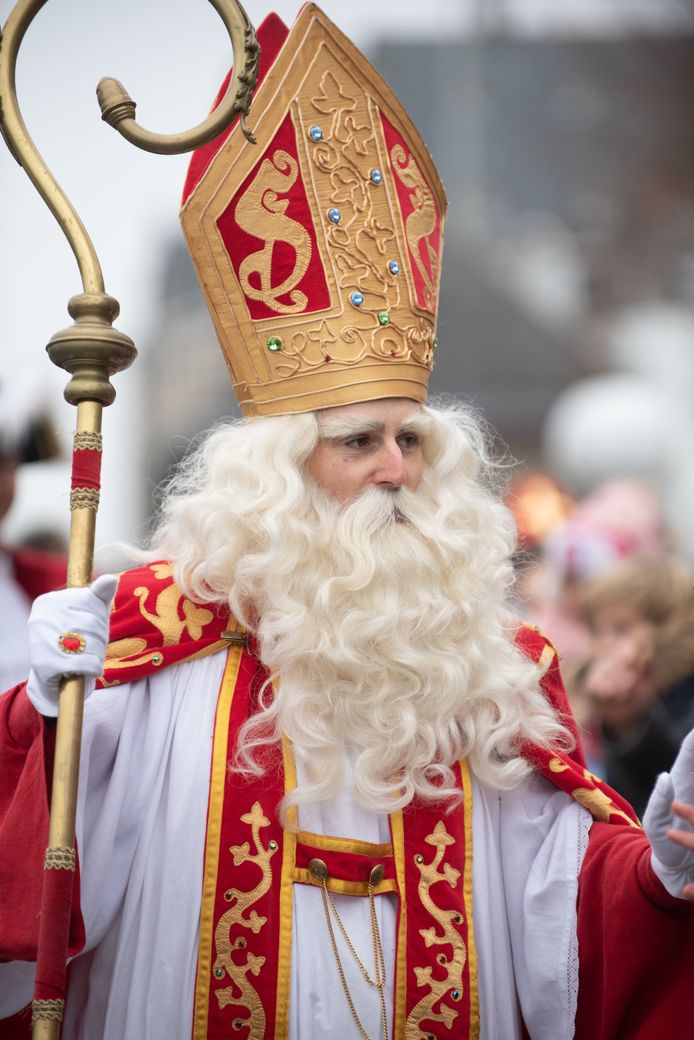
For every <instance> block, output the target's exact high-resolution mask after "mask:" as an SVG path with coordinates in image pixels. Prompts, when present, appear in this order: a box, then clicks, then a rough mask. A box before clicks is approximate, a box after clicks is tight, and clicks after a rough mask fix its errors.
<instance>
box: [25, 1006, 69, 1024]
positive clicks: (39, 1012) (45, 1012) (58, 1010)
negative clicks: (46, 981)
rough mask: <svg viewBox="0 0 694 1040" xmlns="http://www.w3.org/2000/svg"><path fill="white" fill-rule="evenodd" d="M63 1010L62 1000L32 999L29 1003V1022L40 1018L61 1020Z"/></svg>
mask: <svg viewBox="0 0 694 1040" xmlns="http://www.w3.org/2000/svg"><path fill="white" fill-rule="evenodd" d="M64 1010H65V1001H64V1000H34V1001H33V1002H32V1005H31V1024H32V1025H33V1024H34V1023H35V1022H36V1021H37V1020H38V1019H40V1018H43V1019H50V1021H52V1022H62V1021H63V1012H64Z"/></svg>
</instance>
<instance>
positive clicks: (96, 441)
mask: <svg viewBox="0 0 694 1040" xmlns="http://www.w3.org/2000/svg"><path fill="white" fill-rule="evenodd" d="M72 446H73V448H74V450H75V451H101V450H102V449H103V438H102V436H101V434H100V433H87V432H85V431H84V430H78V432H77V433H76V434H75V435H74V437H73V439H72Z"/></svg>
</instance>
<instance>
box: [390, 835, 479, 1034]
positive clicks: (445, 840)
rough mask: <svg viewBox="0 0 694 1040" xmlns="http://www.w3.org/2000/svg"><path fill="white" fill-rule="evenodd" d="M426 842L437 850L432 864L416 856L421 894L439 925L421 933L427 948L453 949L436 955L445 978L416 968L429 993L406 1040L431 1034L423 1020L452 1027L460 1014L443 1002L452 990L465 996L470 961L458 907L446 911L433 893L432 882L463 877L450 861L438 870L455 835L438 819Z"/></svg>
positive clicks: (414, 1013) (409, 1024)
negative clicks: (445, 947) (423, 1024)
mask: <svg viewBox="0 0 694 1040" xmlns="http://www.w3.org/2000/svg"><path fill="white" fill-rule="evenodd" d="M425 841H426V842H427V843H428V844H429V845H433V846H434V847H435V849H436V852H435V855H434V858H433V859H432V861H431V863H425V861H424V856H422V855H417V856H415V862H416V864H417V867H418V868H419V872H420V875H421V877H420V880H419V885H418V893H419V898H420V899H421V901H422V904H423V906H424V907H425V908H426V910H427V911H428V912H429V914H430V915H431V916H432V917H433V918H434V921H435V922H436V924H437V925H438V926H439V928H436V927H431V928H426V929H420V932H419V934H420V935H421V936H422V938H423V939H424V943H425V945H426V947H427V949H428V948H429V947H431V946H450V947H452V949H453V956H452V957H449V956H448V955H447V954H446V953H444V952H443V950H442V951H441V952H440V953H438V954H437V955H436V963H437V964H438V965H439V967H440V968H442V969H443V970H444V971H445V973H446V974H445V977H444V978H443V979H433V978H432V969H431V967H430V966H426V967H424V968H422V967H415V968H414V969H413V970H414V973H415V977H416V979H417V986H419V987H423V986H427V987H428V989H429V992H428V993H426V994H425V995H424V996H423V997H422V998H421V999H420V1000H419V1001H418V1002H417V1003H416V1004H415V1006H414V1007H413V1008H412V1010H411V1011H410V1013H409V1015H408V1017H407V1023H406V1025H405V1037H406V1040H420V1038H421V1037H423V1036H426V1035H428V1033H429V1031H428V1030H427V1029H426V1028H425V1027H424V1028H423V1027H422V1026H421V1023H422V1022H423V1021H432V1022H443V1023H444V1024H445V1026H446V1029H450V1028H451V1026H452V1024H453V1022H454V1021H455V1019H456V1018H457V1017H458V1012H457V1011H456V1010H455V1009H454V1008H451V1007H449V1006H448V1005H447V1004H444V1003H443V998H444V997H445V996H446V995H449V996H450V995H452V994H453V993H457V994H458V997H457V999H460V997H461V996H462V992H463V970H464V968H465V963H466V961H467V948H466V946H465V942H464V941H463V938H462V936H461V935H460V932H459V931H458V930H457V928H455V927H454V922H456V923H458V924H460V914H459V912H458V911H457V910H445V909H443V908H441V907H439V906H437V905H436V903H434V901H433V899H432V898H431V893H430V890H431V887H432V885H434V884H436V882H437V881H446V882H447V883H448V884H449V885H450V887H451V888H455V886H456V885H457V884H458V881H459V879H460V871H459V870H456V869H455V867H452V866H451V865H450V863H444V864H443V867H442V869H439V868H441V864H442V862H443V860H444V857H445V855H446V848H447V847H448V846H449V845H455V838H452V837H451V835H450V834H449V833H448V831H447V830H446V828H445V826H444V824H443V822H442V821H441V820H439V821H438V823H437V824H436V826H435V828H434V831H433V833H432V834H429V835H428V836H427V837H426V838H425ZM439 929H441V930H439ZM453 999H456V998H453ZM437 1004H439V1010H438V1011H434V1007H435V1006H436V1005H437Z"/></svg>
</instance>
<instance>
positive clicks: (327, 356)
mask: <svg viewBox="0 0 694 1040" xmlns="http://www.w3.org/2000/svg"><path fill="white" fill-rule="evenodd" d="M331 361H332V358H331V357H330V354H326V355H325V363H326V365H329V364H330V362H331Z"/></svg>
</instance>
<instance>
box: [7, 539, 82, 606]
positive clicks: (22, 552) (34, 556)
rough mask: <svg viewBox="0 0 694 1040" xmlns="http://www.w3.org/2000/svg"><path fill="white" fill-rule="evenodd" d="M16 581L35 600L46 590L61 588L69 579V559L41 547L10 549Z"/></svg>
mask: <svg viewBox="0 0 694 1040" xmlns="http://www.w3.org/2000/svg"><path fill="white" fill-rule="evenodd" d="M8 552H9V554H10V558H11V560H12V568H13V570H14V577H15V581H16V582H17V584H18V585H21V587H22V588H23V589H24V591H25V592H26V594H27V596H28V597H29V599H31V600H34V599H36V597H37V596H41V595H43V593H44V592H53V590H54V589H61V588H63V587H64V586H65V582H66V581H67V560H66V559H65V557H64V556H60V555H58V554H57V553H50V552H43V551H41V550H40V549H9V550H8Z"/></svg>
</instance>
